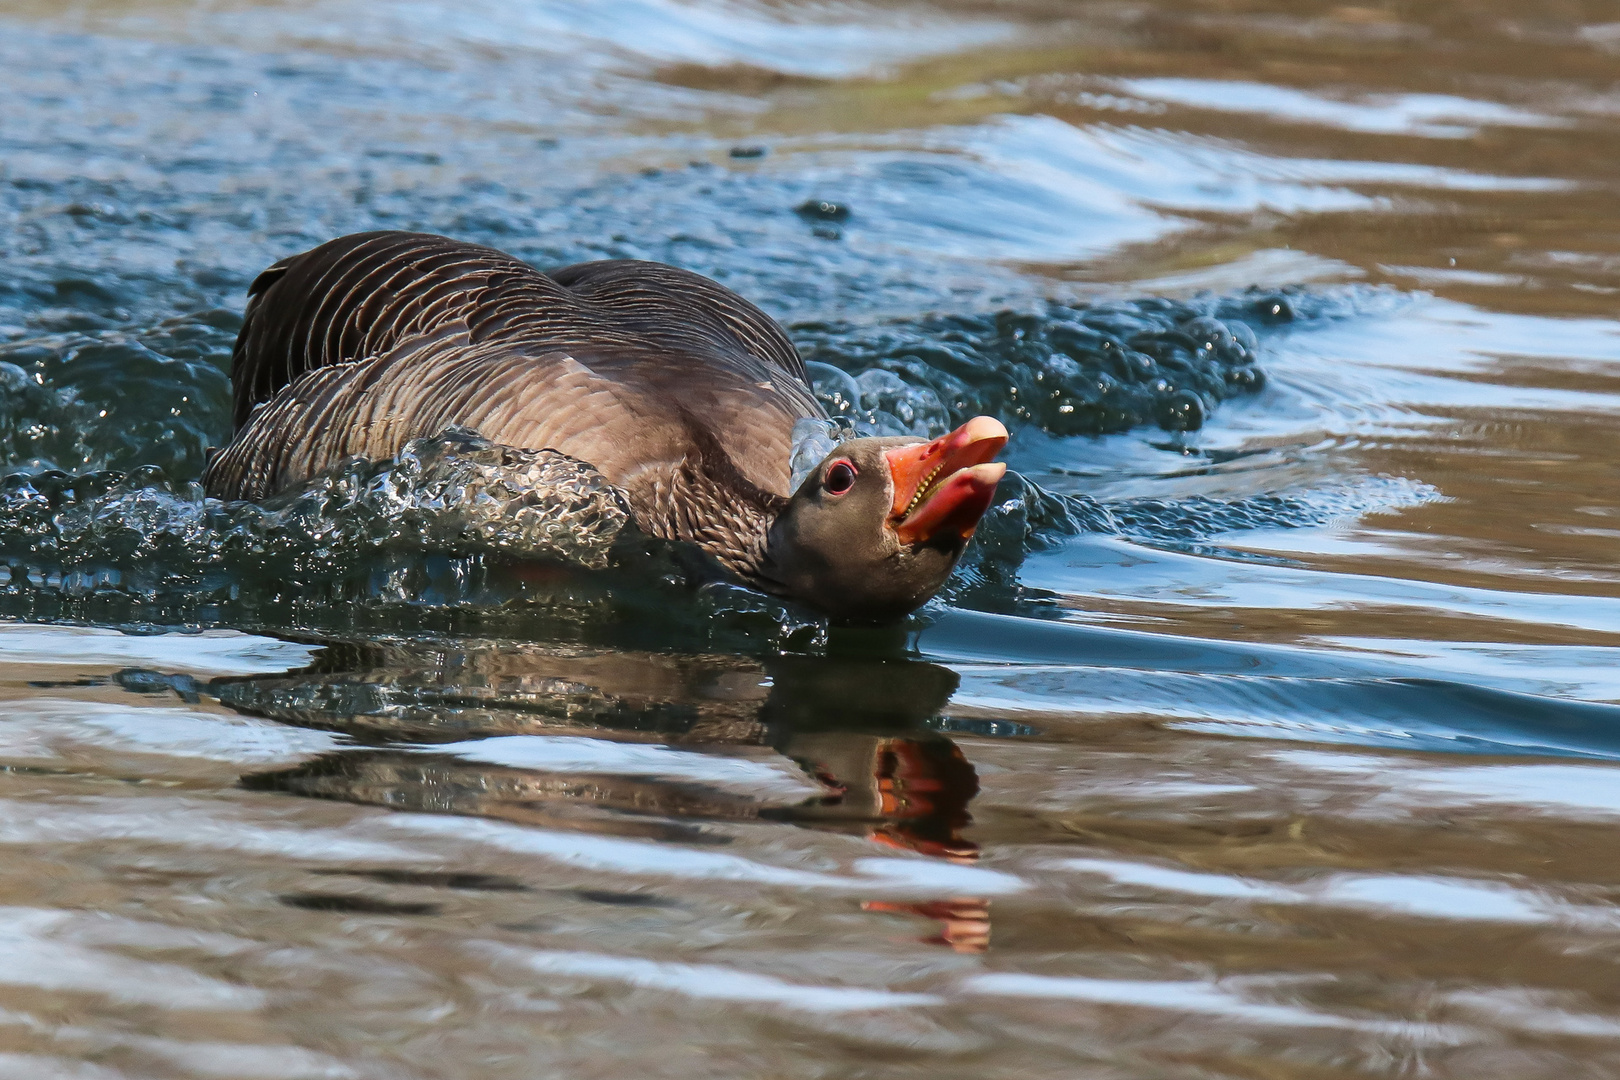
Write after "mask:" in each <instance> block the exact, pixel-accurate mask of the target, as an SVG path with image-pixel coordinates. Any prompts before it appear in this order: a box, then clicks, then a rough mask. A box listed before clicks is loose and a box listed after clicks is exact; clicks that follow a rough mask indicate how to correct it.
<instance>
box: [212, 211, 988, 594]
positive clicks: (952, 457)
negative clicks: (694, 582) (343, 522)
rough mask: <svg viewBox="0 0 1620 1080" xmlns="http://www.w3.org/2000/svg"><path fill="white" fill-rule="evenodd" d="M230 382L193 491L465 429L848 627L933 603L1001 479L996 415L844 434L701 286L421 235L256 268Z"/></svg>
mask: <svg viewBox="0 0 1620 1080" xmlns="http://www.w3.org/2000/svg"><path fill="white" fill-rule="evenodd" d="M231 380H232V390H233V394H234V404H235V417H234V419H235V436H234V438H233V439H232V440H231V442H230V443H229V445H227V446H225V447H223V448H222V449H220V450H219V451H217V452H216V453H215V454H214V455H213V457H212V458H211V460H210V461H209V464H208V468H207V470H206V472H205V473H204V477H203V484H204V487H205V489H206V490H207V492H208V494H210V495H212V496H214V497H216V498H221V499H249V500H255V501H257V500H263V499H266V498H269V497H271V496H274V495H276V494H278V493H280V492H283V491H287V490H290V489H295V488H297V487H299V486H301V485H302V484H304V483H306V482H307V481H309V480H310V479H312V478H313V477H315V476H317V475H318V474H320V473H321V472H323V471H325V470H327V469H330V468H332V467H333V466H335V465H337V464H339V463H340V462H343V461H346V460H349V459H353V458H363V459H370V460H386V459H388V458H391V457H393V456H395V455H397V454H398V453H399V452H400V451H401V449H402V448H403V447H404V445H405V443H406V442H407V441H408V440H411V439H416V438H426V437H432V436H435V435H439V434H441V433H443V432H444V431H446V430H447V429H451V428H461V429H466V430H470V431H472V432H474V433H476V434H477V435H479V436H480V437H482V438H484V439H487V440H489V441H490V442H493V443H497V444H502V445H507V446H512V447H518V448H523V449H528V450H550V451H554V452H557V453H560V454H564V455H567V456H568V457H570V458H574V459H576V460H577V461H579V462H582V463H585V464H586V465H589V466H590V467H591V468H593V469H594V470H596V471H597V472H598V473H600V474H601V476H602V477H603V478H605V479H606V480H607V482H608V483H610V484H612V485H614V486H615V487H616V488H618V489H619V490H620V491H621V492H622V493H623V495H624V498H625V501H626V503H627V505H628V506H629V507H630V510H631V512H632V513H633V515H634V517H635V520H636V524H637V526H638V527H639V528H640V529H641V530H642V531H643V532H645V533H648V534H650V535H652V536H656V537H660V538H663V539H666V540H672V541H684V542H688V543H691V544H694V545H696V546H697V547H699V548H701V549H703V550H704V551H706V552H707V553H708V554H709V555H711V556H712V557H713V558H714V560H715V561H716V562H717V563H718V564H719V565H720V567H721V568H723V569H724V571H726V572H727V573H729V574H730V575H732V576H733V577H735V578H736V579H738V580H740V581H742V582H744V583H746V584H748V585H750V586H752V587H754V588H757V589H760V590H762V591H764V592H767V593H771V594H774V595H777V596H782V597H786V598H789V599H792V600H795V601H799V602H801V603H804V604H806V605H808V606H810V607H813V608H816V609H817V610H819V611H821V612H824V613H825V614H827V615H829V616H831V617H832V618H834V619H835V620H838V621H843V622H865V623H872V622H886V621H892V620H894V619H896V618H899V617H901V616H903V615H905V614H906V613H908V612H910V611H912V610H913V609H915V608H916V607H918V606H919V605H921V604H922V603H924V602H925V601H926V600H927V599H928V598H929V597H930V596H932V595H933V594H934V593H935V592H936V591H938V589H939V588H940V586H941V585H943V584H944V582H945V580H946V578H947V577H948V576H949V575H950V572H951V570H952V568H953V567H954V566H955V565H956V562H957V560H958V559H959V558H960V557H961V554H962V551H963V548H964V547H965V546H966V544H967V541H968V538H969V537H970V536H972V534H973V530H974V528H975V527H976V526H977V524H978V522H979V519H980V517H981V516H982V515H983V514H984V512H985V510H986V509H987V508H988V507H989V505H990V502H991V500H992V498H993V497H994V492H995V488H996V483H997V482H998V481H999V480H1000V479H1001V476H1002V473H1003V472H1004V471H1005V468H1006V467H1005V466H1004V465H1002V464H999V463H996V462H993V461H992V460H991V459H992V458H993V457H994V456H995V455H996V453H997V452H998V451H999V450H1000V449H1001V447H1002V446H1003V445H1004V444H1005V443H1006V441H1007V431H1006V428H1004V427H1003V426H1002V425H1001V424H1000V422H998V421H997V420H995V419H993V418H991V417H988V416H980V417H975V418H974V419H972V420H969V421H968V422H967V423H965V424H963V425H962V426H961V427H959V428H957V429H956V430H955V431H953V432H951V433H949V434H947V435H945V436H943V437H941V438H938V439H935V440H933V441H931V442H930V441H927V440H924V439H919V438H911V437H881V438H879V437H860V438H847V439H844V440H843V441H838V442H835V441H833V439H832V438H831V435H830V432H829V429H830V425H827V424H826V423H825V421H826V413H825V411H824V410H823V409H822V408H821V405H820V404H819V402H817V400H816V398H815V395H814V394H813V393H812V392H811V388H810V383H809V378H808V375H807V373H806V371H805V366H804V362H803V361H802V360H801V359H800V358H799V355H798V353H797V352H796V351H795V350H794V347H793V344H792V342H791V341H789V340H788V337H787V335H786V334H785V333H783V331H782V329H781V328H780V327H779V326H778V325H777V324H776V323H775V322H774V321H773V320H772V319H771V318H770V316H768V315H766V314H765V313H764V312H763V311H761V310H760V309H759V308H757V307H755V306H754V305H753V304H750V303H749V302H748V301H746V300H744V299H743V298H742V297H740V296H738V295H737V294H735V293H733V292H731V291H730V290H729V289H726V288H724V287H723V286H721V285H719V284H717V283H715V282H713V281H711V280H709V279H708V278H705V277H702V276H700V275H698V274H694V273H691V272H689V271H685V270H680V269H677V268H675V267H671V266H665V265H662V264H660V263H653V262H638V261H631V260H610V261H604V262H590V263H581V264H578V265H575V266H567V267H563V268H562V269H559V270H553V271H551V272H550V273H542V272H540V271H539V270H536V269H534V268H533V267H531V266H529V265H528V264H526V263H523V262H520V261H519V260H517V259H516V258H513V257H512V256H510V255H506V254H504V253H502V252H500V251H497V250H495V249H493V248H488V247H482V246H479V245H475V244H467V243H462V242H459V241H456V240H450V239H447V238H445V237H441V236H431V235H427V234H422V233H406V232H372V233H359V234H356V235H353V236H345V237H342V238H339V239H337V240H333V241H330V242H329V243H326V244H322V245H321V246H320V247H317V248H315V249H313V250H311V251H307V252H304V253H303V254H301V255H294V256H292V257H290V258H287V259H283V260H282V261H280V262H278V263H276V264H275V265H274V266H271V267H270V268H269V269H268V270H266V271H264V273H262V274H260V275H259V277H258V278H257V279H256V280H255V281H254V282H253V284H252V286H251V287H250V288H249V300H248V306H247V314H246V319H245V321H244V323H243V325H242V330H241V333H240V335H239V336H238V338H237V342H236V348H235V352H234V354H233V360H232V371H231ZM807 422H808V423H807ZM807 433H808V435H807ZM822 451H825V453H823V452H822ZM795 461H797V462H798V463H799V464H798V468H797V469H795V467H794V462H795ZM796 472H797V473H798V474H799V475H795V474H796Z"/></svg>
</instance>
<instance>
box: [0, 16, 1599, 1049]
mask: <svg viewBox="0 0 1620 1080" xmlns="http://www.w3.org/2000/svg"><path fill="white" fill-rule="evenodd" d="M1616 19H1620V13H1617V12H1616V11H1615V10H1614V8H1613V7H1612V5H1608V4H1602V3H1596V2H1584V3H1583V2H1571V3H1566V4H1539V5H1532V4H1527V3H1522V2H1520V3H1514V2H1508V0H1476V2H1473V3H1468V4H1462V3H1431V4H1424V5H1367V6H1345V5H1334V4H1314V3H1291V4H1284V3H1281V2H1280V0H1256V2H1254V3H1247V4H1213V3H1199V2H1194V0H1162V2H1155V3H1149V4H1123V3H1122V4H1113V3H1087V4H1059V3H1048V2H1041V0H1023V2H1020V0H1012V2H991V0H983V2H978V0H950V2H946V0H940V2H938V3H936V4H934V5H932V6H926V5H922V4H917V5H910V6H872V5H863V4H843V3H838V4H797V3H757V4H752V3H730V2H721V0H701V2H700V0H604V2H600V3H592V4H565V3H555V2H549V0H521V2H505V3H494V2H489V0H462V2H461V3H455V4H451V3H445V2H442V0H420V2H416V3H410V4H393V5H379V4H362V3H358V2H355V0H86V2H84V3H80V4H75V5H61V4H44V3H38V2H36V0H17V2H14V3H12V4H9V5H7V6H6V10H5V11H4V12H3V13H0V88H3V98H0V101H3V103H4V107H3V108H0V458H3V461H4V466H5V467H4V475H3V478H0V615H3V616H5V617H6V618H7V620H8V621H6V622H4V623H0V693H3V694H4V696H5V698H6V699H7V708H6V709H5V710H4V712H0V844H3V845H4V850H5V858H4V859H3V860H0V906H4V907H5V909H6V910H5V912H4V913H3V914H0V1077H13V1076H15V1077H21V1078H28V1080H34V1078H43V1077H71V1078H75V1080H78V1078H90V1080H105V1078H123V1077H129V1078H168V1077H179V1076H184V1077H193V1076H195V1077H226V1078H278V1080H279V1078H289V1080H290V1078H303V1077H360V1078H364V1077H387V1078H395V1077H424V1078H426V1077H446V1078H449V1077H454V1078H471V1077H479V1078H483V1077H490V1078H498V1077H513V1078H518V1077H524V1078H526V1077H533V1076H569V1077H573V1076H581V1077H585V1076H602V1077H620V1076H626V1075H650V1076H680V1077H688V1076H704V1077H709V1076H728V1077H729V1076H736V1077H759V1076H772V1077H778V1076H780V1077H800V1076H804V1077H811V1076H869V1075H927V1076H930V1077H964V1078H969V1077H971V1078H982V1077H998V1076H1008V1077H1013V1076H1016V1077H1019V1078H1020V1080H1023V1078H1027V1077H1045V1076H1051V1077H1074V1076H1087V1077H1186V1078H1195V1077H1196V1078H1205V1077H1215V1076H1220V1077H1241V1078H1256V1080H1260V1078H1265V1080H1276V1078H1282V1077H1288V1078H1291V1080H1324V1078H1328V1077H1355V1076H1420V1075H1422V1076H1431V1075H1432V1076H1448V1077H1461V1078H1485V1077H1502V1078H1511V1080H1519V1078H1534V1077H1557V1078H1558V1080H1567V1078H1570V1077H1586V1076H1590V1077H1607V1076H1613V1075H1616V1074H1620V992H1617V991H1616V989H1615V987H1616V985H1617V980H1616V961H1617V956H1620V953H1617V949H1620V872H1617V871H1616V869H1615V865H1614V860H1613V858H1612V857H1611V856H1610V855H1608V854H1607V852H1608V850H1609V847H1610V845H1611V842H1612V841H1611V837H1612V835H1613V830H1614V828H1615V826H1616V824H1617V820H1620V676H1617V675H1616V671H1620V663H1617V661H1620V573H1617V570H1616V566H1617V558H1616V556H1617V553H1620V545H1617V540H1620V500H1617V495H1616V493H1617V491H1620V472H1617V469H1620V466H1617V464H1616V462H1617V461H1620V450H1617V448H1620V432H1617V430H1616V428H1617V427H1620V424H1617V420H1616V418H1617V417H1620V382H1617V374H1620V367H1617V366H1616V361H1617V360H1620V321H1617V319H1616V316H1615V311H1616V304H1617V296H1620V211H1617V210H1616V207H1617V206H1620V202H1617V199H1616V196H1617V194H1620V191H1617V182H1616V173H1615V166H1614V163H1615V161H1616V160H1620V123H1617V117H1620V22H1616V21H1615V20H1616ZM371 228H415V229H428V230H433V231H439V232H444V233H448V234H451V235H455V236H460V237H464V238H467V239H470V240H475V241H479V242H483V243H489V244H493V245H496V246H498V247H501V248H504V249H506V250H509V251H512V252H514V253H516V254H518V255H519V256H521V257H523V258H526V259H528V260H530V261H532V262H534V263H535V264H536V265H539V266H542V267H544V266H551V265H556V264H560V263H565V262H572V261H578V260H582V259H589V258H598V257H638V258H655V259H662V260H666V261H669V262H674V263H678V264H680V265H683V266H688V267H691V268H693V269H696V270H699V271H702V272H704V273H708V274H711V275H713V276H715V277H717V278H719V279H721V280H723V281H725V282H726V283H727V284H729V285H731V286H732V287H733V288H736V289H738V290H739V291H741V292H743V293H744V294H745V295H747V296H749V297H750V298H752V299H754V300H756V301H757V302H759V303H760V304H761V305H762V306H764V307H765V308H766V309H767V310H769V311H771V312H772V313H773V314H775V315H776V316H777V317H779V318H780V319H782V320H783V321H784V323H785V324H787V325H788V326H789V328H790V332H791V333H792V335H793V336H794V338H795V340H796V341H797V342H798V343H799V345H800V347H801V349H802V351H803V352H804V354H805V356H806V358H807V359H808V360H810V361H812V363H813V364H814V365H815V366H814V367H813V368H812V370H813V371H814V373H815V376H816V384H817V390H818V392H819V393H820V394H821V395H822V397H823V399H824V400H825V401H826V402H827V403H828V405H829V407H830V408H831V409H832V410H833V411H834V412H837V413H841V414H844V415H847V416H849V417H850V418H851V419H853V420H855V421H856V422H858V423H861V424H867V425H871V426H872V427H875V428H877V429H878V430H884V431H902V430H903V431H914V432H918V433H928V432H937V431H940V430H943V429H944V428H945V427H946V426H947V425H949V424H951V423H952V422H954V421H956V420H959V419H960V418H961V417H963V416H964V415H971V414H973V413H975V412H979V411H989V412H992V413H994V414H995V415H998V416H1000V417H1001V418H1002V419H1004V420H1005V421H1007V422H1008V424H1009V426H1010V427H1012V428H1013V430H1014V438H1013V442H1012V444H1011V446H1010V448H1009V454H1008V457H1009V459H1010V462H1011V464H1012V467H1013V469H1014V470H1015V475H1013V476H1010V477H1009V480H1008V481H1006V483H1005V484H1004V487H1003V488H1002V491H1001V495H1000V499H999V502H998V505H997V506H996V507H995V508H994V509H993V511H992V513H991V516H990V518H989V520H988V521H987V523H986V525H985V526H984V528H983V529H982V530H981V532H980V534H979V537H978V539H977V541H976V544H975V547H974V550H973V551H972V552H971V553H970V556H969V558H968V559H967V561H966V562H965V563H964V566H963V568H962V570H961V571H960V572H959V573H958V575H957V576H956V577H955V578H954V579H953V581H952V582H951V584H950V585H949V586H948V588H947V590H946V594H945V596H944V597H943V598H942V599H941V600H940V601H938V602H936V603H934V604H932V605H930V606H929V607H928V608H926V609H924V611H923V612H921V613H920V614H919V615H918V616H917V617H916V618H915V619H913V620H912V621H911V622H910V623H908V624H907V625H906V626H904V627H901V628H896V629H895V630H893V631H892V632H879V631H868V632H851V631H838V630H831V629H829V628H828V627H826V626H825V625H823V624H822V623H820V622H819V621H818V620H816V619H815V618H814V617H812V616H811V615H809V614H808V613H806V612H803V611H799V610H796V609H793V608H790V607H787V606H784V605H782V604H779V603H777V602H775V601H768V600H766V599H764V598H761V597H759V596H757V595H755V594H751V593H749V592H747V591H745V590H742V589H737V588H732V587H728V586H724V585H714V584H710V585H706V586H700V585H698V584H697V583H696V582H695V580H694V579H693V577H692V575H691V573H690V572H689V569H688V567H689V561H688V560H687V558H686V557H685V555H684V554H683V553H682V552H680V551H678V550H675V549H671V548H668V547H666V546H662V545H658V544H654V543H652V542H650V541H647V540H645V539H644V538H641V537H639V536H638V535H636V534H635V533H634V530H633V529H630V530H626V529H625V528H624V524H625V523H624V518H623V512H622V507H620V506H619V504H618V503H617V502H616V501H615V500H614V498H613V495H612V493H611V492H610V491H604V490H602V489H601V488H600V487H598V486H593V483H592V482H591V481H590V479H589V478H588V477H586V478H580V477H577V476H559V474H557V473H556V472H555V468H554V466H555V463H554V462H551V461H549V460H548V459H546V458H544V457H543V456H529V457H522V458H512V457H511V456H510V455H504V456H503V453H502V451H500V450H499V449H498V448H491V447H488V446H485V445H482V444H479V443H477V442H476V441H475V440H474V441H469V440H467V439H465V438H464V437H462V436H458V435H456V434H454V433H451V434H450V435H448V436H447V437H446V438H444V439H440V440H428V441H425V442H423V443H420V444H417V445H415V446H413V447H412V448H411V449H410V451H409V452H408V453H407V454H406V455H404V456H403V457H402V459H401V460H399V461H397V462H391V463H378V464H373V465H367V466H358V465H357V466H354V467H352V468H348V469H345V470H342V471H340V472H337V473H334V474H333V475H331V476H329V477H327V478H325V479H323V481H322V482H321V483H320V484H318V485H316V486H315V487H314V488H313V489H312V490H310V491H308V492H305V493H302V494H300V495H298V496H295V497H290V498H288V499H285V500H282V501H281V502H279V503H277V504H274V505H271V506H268V507H263V508H259V507H251V506H242V505H236V506H232V505H221V504H219V503H217V502H212V501H209V500H205V499H204V498H203V497H202V495H201V492H200V490H199V489H198V488H197V486H196V484H195V480H196V477H197V475H198V473H199V472H200V470H201V466H202V462H203V454H204V452H205V450H206V448H207V447H209V446H211V445H217V444H218V443H220V442H221V441H222V440H223V439H224V438H225V437H226V436H227V434H228V431H227V428H228V413H229V408H228V390H229V381H228V371H227V367H228V361H229V350H230V344H231V342H232V340H233V338H234V335H235V331H236V328H237V326H238V325H239V320H240V311H241V305H242V302H243V299H244V296H243V294H244V291H245V288H246V284H247V282H248V281H249V280H251V278H252V276H253V275H254V274H255V273H256V272H257V271H258V270H259V269H260V268H262V267H263V266H264V265H266V264H268V263H269V262H270V261H273V260H274V259H276V258H280V257H281V256H284V255H286V254H288V253H291V252H294V251H298V250H301V249H303V248H306V247H309V246H312V245H314V244H316V243H318V242H320V241H322V240H325V239H327V238H329V237H331V236H333V235H336V234H340V233H343V232H348V231H353V230H358V229H371ZM517 480H522V482H523V483H525V484H528V483H534V482H541V483H544V484H548V485H552V487H549V488H548V490H563V491H565V492H566V493H567V501H566V504H565V505H562V506H560V507H559V506H558V505H556V504H553V503H551V502H547V501H545V500H538V501H537V500H530V501H528V502H523V501H522V500H519V501H517V502H514V501H513V500H512V499H511V498H510V496H511V494H512V492H513V490H514V489H513V488H512V484H513V483H515V482H517ZM503 485H504V486H503ZM537 555H538V556H544V557H545V559H546V560H547V561H545V562H544V563H543V564H542V563H537V562H536V561H535V559H534V557H535V556H537Z"/></svg>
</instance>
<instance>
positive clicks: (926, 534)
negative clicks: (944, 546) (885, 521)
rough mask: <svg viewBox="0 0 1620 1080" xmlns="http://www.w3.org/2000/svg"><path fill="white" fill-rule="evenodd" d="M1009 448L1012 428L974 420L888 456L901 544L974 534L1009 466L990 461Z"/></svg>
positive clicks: (896, 449) (895, 522) (987, 419)
mask: <svg viewBox="0 0 1620 1080" xmlns="http://www.w3.org/2000/svg"><path fill="white" fill-rule="evenodd" d="M1006 444H1007V429H1006V428H1005V427H1003V426H1002V424H1001V421H999V420H996V419H995V418H993V417H989V416H975V417H974V418H973V419H972V420H969V421H968V422H967V423H965V424H963V425H962V426H961V427H959V428H957V429H956V430H955V431H953V432H951V433H950V434H949V435H945V436H942V437H940V438H938V439H935V440H934V441H933V442H930V443H917V444H913V445H910V446H897V447H894V448H893V449H891V450H887V451H885V452H884V455H883V456H884V458H885V459H887V461H888V464H889V472H890V474H891V475H892V476H893V477H894V505H893V507H892V508H891V509H890V513H889V521H890V523H891V524H892V525H893V526H894V529H895V532H896V534H898V536H899V537H900V542H901V543H902V544H915V543H920V542H923V541H927V540H930V539H932V538H934V537H935V536H939V535H944V534H947V533H948V534H951V535H954V536H957V537H960V538H961V539H964V540H965V539H967V538H968V537H969V536H972V535H973V530H974V528H975V527H976V526H977V525H978V524H979V518H980V517H982V516H984V512H985V511H986V510H987V509H989V507H990V500H991V499H993V498H994V497H995V493H996V483H997V482H998V481H999V480H1000V479H1001V476H1002V474H1003V473H1005V472H1006V471H1007V466H1005V465H1003V464H1002V463H1000V462H993V461H991V460H990V459H991V458H993V457H995V456H996V454H997V453H998V452H999V451H1000V450H1001V448H1002V447H1003V446H1005V445H1006Z"/></svg>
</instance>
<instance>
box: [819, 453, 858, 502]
mask: <svg viewBox="0 0 1620 1080" xmlns="http://www.w3.org/2000/svg"><path fill="white" fill-rule="evenodd" d="M821 486H822V487H823V488H826V489H827V494H829V495H842V494H843V493H844V492H846V491H848V490H849V489H850V488H852V487H854V486H855V466H854V465H853V464H851V463H850V462H848V461H845V460H843V459H839V460H838V461H835V462H833V463H832V465H831V466H829V467H828V469H827V476H826V478H825V479H824V480H822V481H821Z"/></svg>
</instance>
